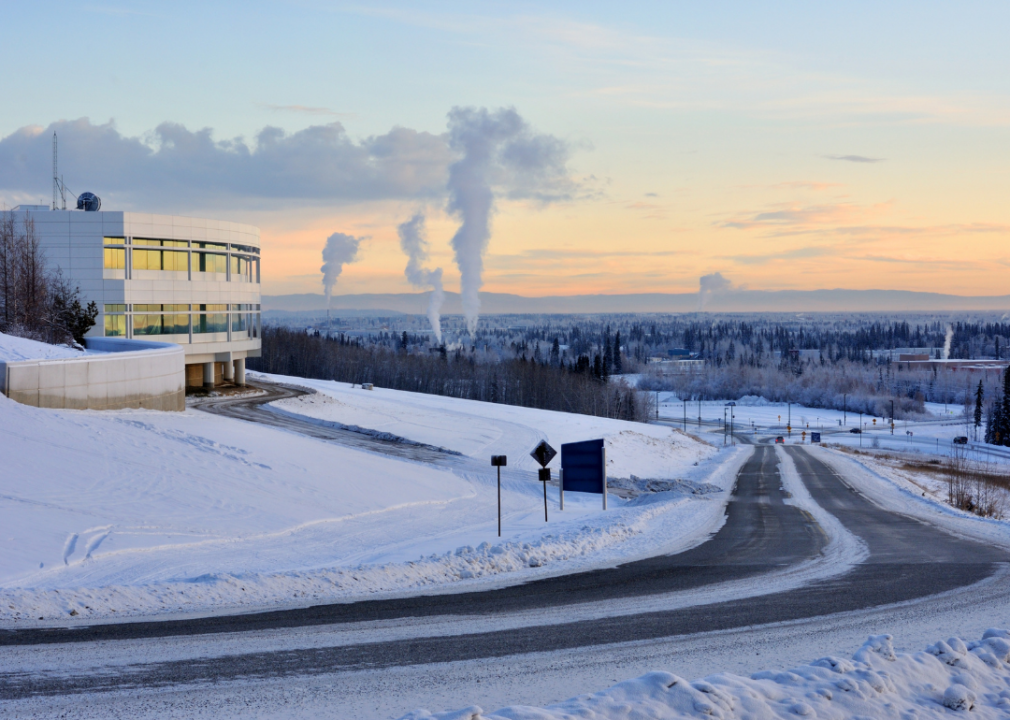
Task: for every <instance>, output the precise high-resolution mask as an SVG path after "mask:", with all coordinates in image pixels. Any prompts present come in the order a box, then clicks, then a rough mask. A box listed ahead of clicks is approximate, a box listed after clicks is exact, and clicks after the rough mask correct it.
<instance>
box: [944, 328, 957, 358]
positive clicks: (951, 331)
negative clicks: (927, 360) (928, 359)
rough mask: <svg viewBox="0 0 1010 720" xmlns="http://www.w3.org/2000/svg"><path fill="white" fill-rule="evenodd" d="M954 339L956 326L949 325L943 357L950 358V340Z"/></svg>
mask: <svg viewBox="0 0 1010 720" xmlns="http://www.w3.org/2000/svg"><path fill="white" fill-rule="evenodd" d="M953 339H954V328H953V327H951V326H950V325H948V326H947V335H946V336H945V337H944V338H943V356H942V357H943V359H944V360H950V341H951V340H953Z"/></svg>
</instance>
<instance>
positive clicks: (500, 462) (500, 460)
mask: <svg viewBox="0 0 1010 720" xmlns="http://www.w3.org/2000/svg"><path fill="white" fill-rule="evenodd" d="M506 465H508V458H507V457H506V456H505V455H492V456H491V467H496V468H498V537H501V469H502V468H503V467H505V466H506Z"/></svg>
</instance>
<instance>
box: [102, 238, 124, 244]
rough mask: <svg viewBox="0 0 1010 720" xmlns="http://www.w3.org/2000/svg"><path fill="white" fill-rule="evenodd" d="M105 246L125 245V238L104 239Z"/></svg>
mask: <svg viewBox="0 0 1010 720" xmlns="http://www.w3.org/2000/svg"><path fill="white" fill-rule="evenodd" d="M105 244H106V245H125V244H126V238H121V237H107V238H105Z"/></svg>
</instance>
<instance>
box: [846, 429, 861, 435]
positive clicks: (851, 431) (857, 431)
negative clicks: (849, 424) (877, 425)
mask: <svg viewBox="0 0 1010 720" xmlns="http://www.w3.org/2000/svg"><path fill="white" fill-rule="evenodd" d="M849 432H850V433H855V434H856V435H858V434H859V433H861V432H863V431H862V430H860V429H859V428H852V429H851V430H849Z"/></svg>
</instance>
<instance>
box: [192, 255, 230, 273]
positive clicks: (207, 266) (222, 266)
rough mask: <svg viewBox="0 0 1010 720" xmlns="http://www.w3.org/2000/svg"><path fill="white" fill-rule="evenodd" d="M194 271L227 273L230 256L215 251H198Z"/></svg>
mask: <svg viewBox="0 0 1010 720" xmlns="http://www.w3.org/2000/svg"><path fill="white" fill-rule="evenodd" d="M193 270H194V272H210V273H226V272H228V256H227V255H217V254H214V253H203V252H201V253H196V254H195V255H194V256H193Z"/></svg>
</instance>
